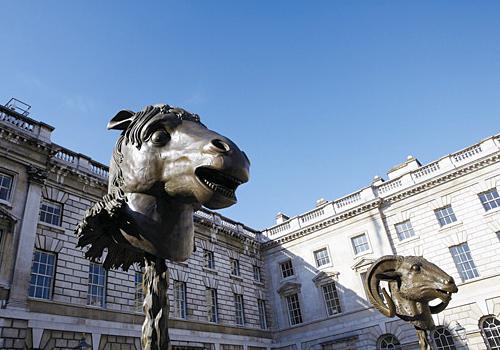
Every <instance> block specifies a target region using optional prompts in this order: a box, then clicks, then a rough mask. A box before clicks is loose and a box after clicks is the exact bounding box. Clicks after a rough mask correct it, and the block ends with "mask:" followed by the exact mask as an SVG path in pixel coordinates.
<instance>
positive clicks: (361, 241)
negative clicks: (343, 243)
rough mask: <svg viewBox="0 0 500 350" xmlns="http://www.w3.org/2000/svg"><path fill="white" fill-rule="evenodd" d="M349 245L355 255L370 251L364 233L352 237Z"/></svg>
mask: <svg viewBox="0 0 500 350" xmlns="http://www.w3.org/2000/svg"><path fill="white" fill-rule="evenodd" d="M351 243H352V247H353V249H354V254H355V255H358V254H360V253H362V252H365V251H367V250H370V246H369V245H368V239H367V238H366V234H364V233H363V234H362V235H359V236H356V237H352V238H351Z"/></svg>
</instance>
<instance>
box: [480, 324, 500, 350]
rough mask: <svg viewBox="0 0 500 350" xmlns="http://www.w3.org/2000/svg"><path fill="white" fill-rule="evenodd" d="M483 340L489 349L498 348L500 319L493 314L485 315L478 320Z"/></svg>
mask: <svg viewBox="0 0 500 350" xmlns="http://www.w3.org/2000/svg"><path fill="white" fill-rule="evenodd" d="M479 327H480V328H481V333H482V335H483V338H484V342H485V343H486V345H487V346H488V349H489V350H500V321H499V320H498V318H496V317H495V316H487V317H485V318H483V319H482V320H481V321H480V322H479Z"/></svg>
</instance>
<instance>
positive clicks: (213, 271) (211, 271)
mask: <svg viewBox="0 0 500 350" xmlns="http://www.w3.org/2000/svg"><path fill="white" fill-rule="evenodd" d="M203 271H205V272H210V273H213V274H214V275H217V274H219V273H218V272H217V270H214V269H211V268H209V267H203Z"/></svg>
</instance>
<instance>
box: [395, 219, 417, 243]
mask: <svg viewBox="0 0 500 350" xmlns="http://www.w3.org/2000/svg"><path fill="white" fill-rule="evenodd" d="M395 227H396V232H397V234H398V238H399V240H400V241H403V240H405V239H408V238H410V237H414V236H415V231H413V227H412V226H411V222H410V220H406V221H403V222H400V223H399V224H396V225H395Z"/></svg>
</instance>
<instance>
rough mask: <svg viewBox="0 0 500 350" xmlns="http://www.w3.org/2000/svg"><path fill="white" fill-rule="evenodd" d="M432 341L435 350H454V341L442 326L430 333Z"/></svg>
mask: <svg viewBox="0 0 500 350" xmlns="http://www.w3.org/2000/svg"><path fill="white" fill-rule="evenodd" d="M432 339H433V340H434V344H435V345H436V349H437V350H456V349H457V348H456V347H455V341H454V340H453V336H452V335H451V333H450V331H449V330H448V329H446V328H444V327H443V326H438V327H436V328H435V329H434V330H433V331H432Z"/></svg>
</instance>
